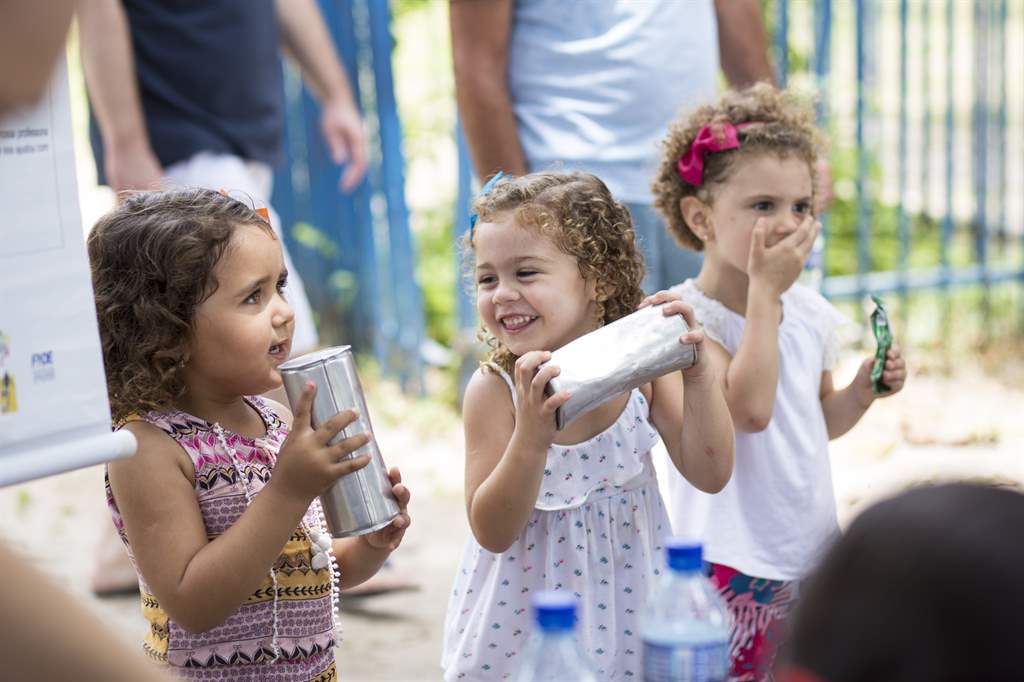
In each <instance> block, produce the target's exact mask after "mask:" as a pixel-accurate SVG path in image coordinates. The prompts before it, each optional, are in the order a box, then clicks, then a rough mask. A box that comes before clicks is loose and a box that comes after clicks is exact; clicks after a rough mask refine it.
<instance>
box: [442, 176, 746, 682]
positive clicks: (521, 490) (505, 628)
mask: <svg viewBox="0 0 1024 682" xmlns="http://www.w3.org/2000/svg"><path fill="white" fill-rule="evenodd" d="M476 211H477V215H478V216H479V220H476V218H474V221H473V222H474V223H475V225H474V228H473V229H471V231H470V236H469V244H468V246H469V247H470V250H469V253H470V254H471V261H472V268H473V270H472V272H473V276H474V278H475V281H476V291H477V310H478V312H479V314H480V318H481V321H482V322H483V326H484V329H485V333H486V335H487V336H488V342H489V344H490V346H491V348H492V352H491V355H490V358H489V362H488V363H487V364H486V365H485V366H484V367H482V368H481V370H479V371H477V373H476V374H474V375H473V378H472V380H471V381H470V383H469V386H468V387H467V389H466V397H465V402H464V405H463V410H464V417H465V434H466V508H467V513H468V515H469V524H470V528H471V529H472V537H471V538H470V539H469V540H468V542H467V546H466V549H465V553H464V556H463V559H462V564H461V566H460V568H459V571H458V574H457V575H456V578H455V585H454V587H453V590H452V595H451V600H450V602H449V606H448V615H447V619H446V624H445V643H444V654H443V657H442V662H441V663H442V667H443V668H444V669H445V679H447V680H503V679H509V678H510V677H512V675H513V674H514V673H515V671H516V670H517V668H518V666H519V660H518V657H519V655H520V652H521V651H522V648H523V644H524V642H525V640H526V638H527V635H528V633H529V631H530V626H531V618H530V610H529V604H530V598H531V597H532V595H533V593H535V592H537V591H539V590H567V591H571V592H572V593H574V594H575V595H576V597H577V598H578V599H579V600H580V609H579V623H578V627H577V636H578V637H579V638H580V643H581V645H582V646H583V648H584V650H585V651H586V652H587V654H588V655H589V657H590V659H591V661H592V662H593V664H594V667H595V669H596V670H597V672H598V676H599V679H602V680H620V679H629V678H637V679H638V678H639V676H640V673H641V670H640V656H639V652H640V641H639V637H638V634H637V616H638V614H639V611H640V610H641V608H642V604H643V602H644V599H645V597H646V593H647V588H648V585H649V584H650V583H651V581H652V579H653V577H654V576H655V575H656V574H657V573H658V567H659V566H660V565H661V561H662V559H661V551H660V550H661V540H662V538H663V537H664V536H666V535H669V534H670V528H669V524H668V518H667V515H666V512H665V508H664V506H663V504H662V501H661V496H660V494H659V492H658V486H657V481H656V479H655V474H654V469H653V466H652V464H651V456H650V450H651V448H652V447H653V446H654V444H655V443H657V442H658V440H659V438H661V439H664V441H665V445H666V448H667V450H668V452H669V453H670V455H671V457H672V460H673V463H674V464H675V466H676V467H677V468H678V469H679V471H680V472H681V473H682V474H683V475H684V476H685V477H686V478H687V480H689V481H690V482H691V483H693V485H695V486H697V487H698V488H699V489H701V490H704V491H707V492H716V491H718V490H720V489H721V488H722V487H723V486H724V485H725V484H726V482H727V481H728V480H729V476H730V475H731V472H732V461H733V447H734V442H733V441H734V437H733V431H732V425H731V421H730V418H729V413H728V408H727V406H726V404H725V399H724V396H723V394H722V391H721V388H720V382H719V381H718V379H717V378H716V377H717V372H718V371H719V370H718V369H717V368H716V367H714V366H713V365H712V364H711V361H709V359H708V358H707V355H706V354H705V353H703V352H702V343H703V340H704V335H703V332H702V331H701V330H700V329H698V328H697V326H696V323H695V321H694V319H693V311H692V309H691V308H690V307H689V306H688V305H686V304H685V303H683V302H682V301H680V300H679V298H678V296H676V295H675V294H671V293H669V292H660V293H658V294H656V295H654V296H650V297H648V298H646V299H644V298H643V293H642V292H641V290H640V281H641V279H642V276H643V262H642V259H641V256H640V254H639V251H638V249H637V246H636V241H635V235H634V232H633V227H632V221H631V220H630V217H629V213H628V211H626V209H625V208H623V207H622V205H621V204H618V203H616V202H615V201H614V200H613V199H612V197H611V195H610V194H609V192H608V189H607V188H606V187H605V185H604V183H602V182H601V181H600V180H598V179H597V178H596V177H594V176H592V175H589V174H586V173H573V174H557V173H536V174H531V175H527V176H524V177H521V178H516V179H503V180H500V181H499V182H497V183H495V184H494V186H493V188H492V189H491V190H490V192H488V193H487V194H486V195H485V196H483V197H481V198H480V199H479V200H478V201H477V205H476ZM647 305H663V309H664V313H665V315H682V316H683V317H684V318H685V319H686V321H687V323H688V325H689V326H690V328H691V331H690V332H688V333H686V334H684V335H683V336H682V337H680V339H679V340H680V343H694V344H697V347H698V351H697V357H698V364H696V365H695V366H693V367H691V368H688V369H686V370H684V371H683V372H673V373H670V374H667V375H665V376H663V377H660V378H658V379H656V380H655V381H653V382H652V383H650V384H647V385H645V386H642V387H640V388H639V389H636V390H633V391H631V392H630V393H628V394H623V395H620V396H617V397H615V398H614V399H612V400H610V401H608V402H606V403H605V404H603V405H602V406H600V407H598V408H596V409H595V410H593V411H591V412H588V413H587V414H585V415H582V416H580V417H579V418H577V419H576V420H574V421H573V422H572V423H570V424H568V425H567V426H566V428H565V429H563V430H562V431H558V432H556V430H555V421H554V412H555V410H556V408H558V407H559V406H560V405H562V404H563V403H565V401H566V400H568V398H569V394H568V393H565V392H561V393H556V394H554V395H551V396H545V395H544V387H545V385H546V384H547V383H548V381H550V380H551V378H552V377H554V376H556V375H557V373H558V368H557V367H554V366H552V365H545V366H544V367H543V368H542V369H540V370H539V371H538V366H539V365H541V364H542V363H544V362H545V361H547V360H548V359H549V358H550V355H551V354H550V352H549V351H552V350H555V349H557V348H559V347H561V346H563V345H565V344H566V343H568V342H569V341H572V340H573V339H575V338H577V337H579V336H582V335H583V334H586V333H588V332H590V331H593V330H594V329H596V328H598V327H600V326H601V325H602V324H604V323H607V322H611V321H613V320H616V319H618V318H620V317H622V316H624V315H627V314H629V313H631V312H633V311H634V310H636V309H637V307H638V306H641V307H642V306H647ZM684 387H685V390H684Z"/></svg>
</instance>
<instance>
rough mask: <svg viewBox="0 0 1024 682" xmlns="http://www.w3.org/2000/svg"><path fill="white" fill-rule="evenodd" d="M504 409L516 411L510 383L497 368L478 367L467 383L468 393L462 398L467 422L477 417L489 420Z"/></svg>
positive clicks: (510, 411)
mask: <svg viewBox="0 0 1024 682" xmlns="http://www.w3.org/2000/svg"><path fill="white" fill-rule="evenodd" d="M503 411H508V412H509V414H512V413H513V412H514V410H513V406H512V394H511V392H510V387H509V385H508V384H507V383H506V382H505V379H503V378H502V376H501V375H500V374H498V372H497V370H494V369H488V368H481V369H478V370H477V371H476V372H474V373H473V376H472V377H470V380H469V384H467V385H466V394H465V396H464V397H463V399H462V414H463V416H464V417H465V418H466V420H467V422H468V420H470V419H473V418H476V417H480V418H482V419H485V420H488V421H489V420H490V419H492V418H493V417H494V416H496V414H497V413H498V412H503Z"/></svg>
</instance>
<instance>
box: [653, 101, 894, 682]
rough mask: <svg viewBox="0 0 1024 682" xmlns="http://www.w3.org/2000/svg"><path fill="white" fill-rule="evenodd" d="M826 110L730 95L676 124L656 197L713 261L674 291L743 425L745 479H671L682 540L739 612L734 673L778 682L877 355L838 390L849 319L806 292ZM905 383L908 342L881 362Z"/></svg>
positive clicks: (828, 536)
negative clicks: (695, 543) (840, 332)
mask: <svg viewBox="0 0 1024 682" xmlns="http://www.w3.org/2000/svg"><path fill="white" fill-rule="evenodd" d="M813 121H814V117H813V110H812V109H811V108H810V107H809V106H807V105H806V104H804V103H802V102H800V101H799V100H798V99H796V98H795V97H793V96H792V95H790V94H788V93H785V92H780V91H778V90H776V89H774V88H772V87H771V86H769V85H765V84H762V85H758V86H755V87H753V88H751V89H749V90H747V91H744V92H731V93H727V94H726V95H724V96H723V97H722V98H721V100H720V101H719V102H717V103H716V104H713V105H709V106H704V107H701V108H699V109H697V110H696V111H695V112H694V113H693V114H691V115H690V116H689V117H688V118H686V119H685V120H683V121H681V122H680V123H678V124H676V125H675V126H673V127H672V128H671V130H670V132H669V136H668V139H667V140H666V141H665V144H664V155H663V157H662V162H661V168H660V171H659V175H658V176H657V180H656V182H655V183H654V190H655V195H656V200H655V203H656V205H657V207H658V208H659V210H660V211H661V212H662V213H663V214H664V216H665V218H666V219H667V220H668V223H669V226H670V229H671V231H672V233H673V234H674V236H675V238H676V240H677V241H678V242H679V243H680V244H681V245H682V246H683V247H685V248H690V249H694V250H697V251H703V252H704V263H703V266H702V269H701V271H700V274H699V275H698V276H697V278H696V279H689V280H686V281H685V282H683V283H682V284H680V285H678V286H676V287H674V288H673V291H674V292H676V293H678V294H679V295H680V296H681V297H682V299H683V300H685V301H687V302H688V303H690V304H691V305H692V306H693V307H694V309H695V310H696V312H697V317H698V318H699V319H700V320H701V322H702V323H703V324H704V328H705V331H706V333H707V336H708V340H707V343H706V344H705V345H706V346H707V347H708V352H709V353H710V354H711V355H712V356H713V357H717V358H719V362H720V363H721V365H722V366H723V367H725V368H727V369H726V371H725V372H723V374H722V375H721V379H722V382H723V385H722V388H723V390H724V392H725V396H726V400H727V401H728V403H729V409H730V412H731V414H732V419H733V423H734V425H735V427H736V470H735V473H734V474H733V477H732V480H730V481H729V483H728V485H726V486H725V488H724V490H722V492H721V493H719V494H718V495H715V496H709V495H706V494H704V492H702V491H700V490H697V489H695V488H694V487H693V486H692V485H690V484H689V483H688V482H687V481H685V480H683V479H682V478H681V477H679V476H674V475H671V472H670V475H669V476H668V479H669V480H668V482H667V483H668V489H669V498H670V507H671V513H672V521H673V526H674V528H675V530H676V532H679V533H684V534H691V535H695V536H697V537H701V538H703V539H704V542H705V556H706V557H707V559H708V561H709V562H710V563H711V565H712V572H713V573H712V580H713V581H714V582H715V584H716V585H717V586H718V588H719V590H720V592H721V594H722V596H723V597H724V598H725V599H726V601H727V603H728V605H729V608H730V610H731V612H732V615H733V637H732V647H731V653H732V665H733V667H732V679H735V680H762V679H769V678H770V676H771V666H772V661H773V659H774V655H775V650H776V647H777V646H778V643H779V641H780V639H781V637H782V633H783V629H784V622H785V618H786V616H787V614H788V612H789V610H790V608H791V605H792V604H793V602H794V600H795V598H796V586H797V581H799V580H800V579H801V578H803V577H804V576H805V575H807V573H808V571H809V570H810V569H811V568H812V567H813V565H814V564H815V562H816V561H817V559H818V557H819V555H820V553H821V552H822V551H823V550H824V549H825V548H826V547H827V546H828V545H829V544H830V543H831V541H832V540H834V539H835V538H836V536H837V535H838V532H839V528H838V525H837V522H836V507H835V500H834V499H833V492H832V476H831V470H830V467H829V460H828V441H829V439H831V438H836V437H838V436H840V435H842V434H843V433H845V432H846V431H848V430H849V429H850V428H852V427H853V425H854V424H856V423H857V421H858V420H859V419H860V418H861V416H863V414H864V412H865V410H867V409H868V407H869V406H870V405H871V403H872V402H873V401H874V400H875V398H876V396H875V395H874V394H873V392H872V385H871V380H870V372H871V365H872V358H868V359H866V360H865V361H864V362H863V363H862V364H861V367H860V371H859V372H858V373H857V376H856V377H855V378H854V379H853V381H852V382H851V383H850V384H849V385H848V386H846V387H844V388H842V389H840V390H836V389H835V388H834V386H833V383H832V372H831V370H832V368H833V367H834V366H835V364H836V361H837V359H838V339H837V336H836V329H837V327H838V326H839V325H840V324H842V323H843V321H844V318H843V317H842V316H841V315H840V314H839V313H838V311H836V310H835V309H834V308H833V307H832V306H831V305H830V304H829V303H828V302H827V301H826V300H825V299H824V298H822V297H821V296H820V295H819V294H818V293H817V292H816V291H814V290H812V289H809V288H807V287H804V286H801V285H800V284H797V283H795V282H796V280H797V277H798V276H799V274H800V272H801V270H802V268H803V265H804V261H805V260H806V259H807V257H808V254H809V253H810V250H811V247H812V244H813V243H814V240H815V237H816V236H817V234H818V231H819V230H820V225H819V224H818V222H817V221H816V219H815V216H814V215H813V213H812V206H813V201H814V177H815V162H816V160H817V157H818V153H819V141H818V135H817V132H816V131H815V128H814V123H813ZM883 376H884V380H885V383H886V384H888V385H889V386H890V387H891V391H890V393H889V395H891V394H892V393H895V392H897V391H899V390H900V389H901V388H902V387H903V382H904V380H905V378H906V369H905V364H904V361H903V359H902V357H901V356H900V351H899V349H898V348H895V347H894V348H893V349H892V350H891V351H890V352H889V355H888V358H887V360H886V364H885V368H884V375H883Z"/></svg>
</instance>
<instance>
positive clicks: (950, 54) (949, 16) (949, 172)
mask: <svg viewBox="0 0 1024 682" xmlns="http://www.w3.org/2000/svg"><path fill="white" fill-rule="evenodd" d="M955 2H956V0H947V1H946V125H945V128H946V134H945V138H946V139H945V142H946V154H945V161H946V169H945V170H946V173H945V182H944V183H943V184H944V185H945V197H946V201H945V206H944V210H943V215H942V241H941V243H940V247H939V263H940V266H941V268H942V285H943V286H944V287H945V286H948V285H949V283H950V279H951V265H952V264H951V263H950V259H949V246H950V242H951V241H952V239H953V162H954V158H953V156H954V150H955V145H954V139H953V138H954V130H953V65H954V64H955V61H956V60H955V53H954V48H955V46H956V41H955V40H954V36H953V8H954V3H955Z"/></svg>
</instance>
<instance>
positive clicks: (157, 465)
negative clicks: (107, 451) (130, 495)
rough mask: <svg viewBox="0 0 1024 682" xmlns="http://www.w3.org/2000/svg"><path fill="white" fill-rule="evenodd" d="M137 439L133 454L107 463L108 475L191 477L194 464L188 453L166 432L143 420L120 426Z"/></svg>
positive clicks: (149, 478)
mask: <svg viewBox="0 0 1024 682" xmlns="http://www.w3.org/2000/svg"><path fill="white" fill-rule="evenodd" d="M122 428H123V429H124V430H125V431H128V432H129V433H131V434H132V435H133V436H135V440H136V442H137V443H138V447H137V448H136V450H135V454H134V455H132V456H131V457H126V458H124V459H119V460H114V461H112V462H110V464H108V465H107V467H108V471H109V472H110V477H111V479H133V480H139V479H148V480H153V479H156V480H159V479H165V480H166V479H169V478H172V477H177V476H182V475H183V476H185V477H186V478H188V479H189V480H192V479H193V477H194V476H195V468H194V467H193V465H192V460H191V459H189V456H188V454H187V453H186V452H185V451H184V450H183V449H182V447H181V446H180V445H178V443H177V442H176V441H175V440H174V439H173V438H171V437H170V436H169V435H168V434H167V433H166V432H164V431H162V430H161V429H160V428H158V427H156V426H154V425H153V424H150V423H149V422H146V421H142V420H139V421H132V422H129V423H128V424H125V425H124V426H123V427H122Z"/></svg>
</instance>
